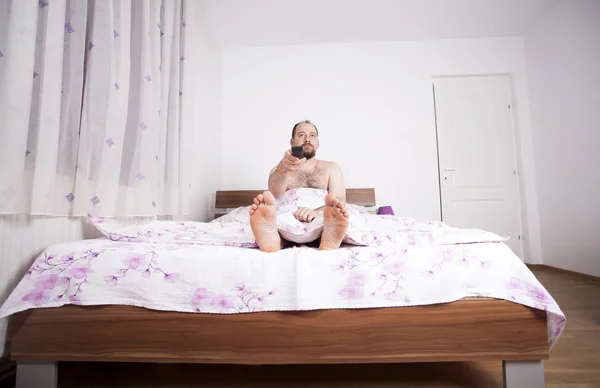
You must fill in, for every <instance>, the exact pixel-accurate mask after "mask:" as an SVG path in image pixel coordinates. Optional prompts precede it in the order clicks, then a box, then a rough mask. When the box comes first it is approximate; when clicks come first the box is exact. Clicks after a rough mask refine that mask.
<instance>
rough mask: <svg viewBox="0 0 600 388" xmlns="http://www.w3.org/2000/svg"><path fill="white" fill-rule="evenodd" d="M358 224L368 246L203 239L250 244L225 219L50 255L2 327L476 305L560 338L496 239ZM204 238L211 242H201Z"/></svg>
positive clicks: (541, 300)
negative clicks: (533, 312)
mask: <svg viewBox="0 0 600 388" xmlns="http://www.w3.org/2000/svg"><path fill="white" fill-rule="evenodd" d="M286 206H287V205H286ZM356 211H357V212H358V213H361V214H362V211H361V210H360V209H357V210H356ZM233 217H234V218H235V217H237V216H235V215H234V216H233ZM96 221H100V222H96ZM96 221H94V225H96V226H97V227H102V228H104V229H103V230H104V231H109V230H113V228H117V227H116V226H114V225H112V226H111V225H108V226H107V224H110V223H111V222H112V221H110V220H96ZM360 222H363V224H362V227H363V229H362V230H367V231H368V230H369V228H371V227H375V226H378V227H381V228H382V229H381V233H375V232H373V233H371V232H369V233H371V234H369V233H365V236H366V237H365V238H366V239H367V240H368V241H370V242H371V243H372V244H371V245H370V246H357V245H346V246H343V247H341V248H340V249H337V250H334V251H318V250H316V249H313V248H308V247H294V248H290V249H285V250H282V251H280V252H277V253H270V254H269V253H263V252H260V251H259V250H257V249H248V248H249V247H251V245H250V244H251V243H250V242H245V243H244V242H243V241H240V240H235V241H223V240H222V239H223V236H224V235H225V234H223V235H220V234H218V233H214V231H212V232H211V231H210V229H211V228H215V230H222V231H225V232H227V233H230V232H231V233H238V234H234V236H239V233H246V229H247V228H245V227H244V224H243V222H238V221H235V220H233V219H231V220H229V221H227V222H223V220H221V221H218V222H212V223H207V224H204V223H185V222H184V223H181V222H156V223H153V224H152V225H150V226H148V225H145V226H142V227H138V229H135V228H130V229H127V228H121V227H118V228H117V229H116V230H118V233H117V234H118V236H120V237H122V236H126V235H129V236H130V237H131V236H135V239H139V240H138V241H137V242H136V240H135V239H134V238H131V239H130V238H120V237H119V238H114V237H115V236H114V235H113V234H111V233H108V234H107V236H106V238H101V239H95V240H83V241H76V242H71V243H65V244H58V245H53V246H50V247H48V248H47V249H46V250H45V251H44V252H43V253H42V254H40V256H39V257H38V258H37V259H36V260H35V262H34V263H33V264H32V265H31V267H30V268H29V270H28V271H27V272H26V274H25V276H24V277H23V278H22V279H21V281H20V282H19V284H18V285H17V287H16V288H15V289H14V290H13V291H12V293H11V294H10V296H9V298H8V299H7V300H6V301H5V302H4V304H3V305H2V307H1V308H0V318H2V317H5V316H8V315H11V314H14V313H16V312H19V311H23V310H27V309H32V308H50V307H58V306H63V305H66V304H75V305H83V306H89V305H106V304H117V305H131V306H138V307H144V308H149V309H155V310H167V311H179V312H188V313H210V314H239V313H254V312H258V311H302V310H318V309H355V308H373V307H402V306H415V305H428V304H436V303H449V302H452V301H455V300H459V299H461V298H465V297H471V296H479V297H490V298H498V299H505V300H508V301H511V302H514V303H519V304H522V305H525V306H529V307H532V308H536V309H540V310H544V311H547V312H548V314H547V317H548V343H549V346H550V347H552V346H554V344H555V343H556V341H557V339H558V338H559V336H560V335H561V333H562V330H563V329H564V327H565V323H566V319H565V316H564V314H563V312H562V311H561V309H560V308H559V306H558V305H557V304H556V302H555V300H554V299H553V298H552V296H551V295H550V294H549V293H548V292H547V290H546V289H544V287H543V286H542V285H541V284H540V283H539V281H538V280H537V279H536V278H535V276H534V275H533V273H532V272H531V271H530V270H529V269H528V268H527V267H526V266H525V265H524V263H523V262H522V261H521V260H520V259H519V258H518V257H516V256H515V255H514V253H513V252H512V251H511V250H510V248H508V246H507V245H506V244H504V243H503V242H502V239H500V240H499V239H498V238H497V237H494V236H495V235H493V234H488V233H486V232H482V231H478V230H462V229H455V228H449V227H447V226H446V225H443V224H441V223H439V222H417V221H414V220H410V219H404V218H400V217H394V216H392V217H390V216H375V218H371V217H370V216H369V217H362V216H361V217H358V219H357V224H358V226H361V224H360ZM208 224H210V227H207V225H208ZM99 225H101V226H99ZM390 225H393V226H390ZM123 231H125V233H122V232H123ZM211 234H215V235H216V237H214V236H213V237H214V239H213V240H207V239H208V238H209V237H210V236H211ZM175 237H176V238H175ZM195 238H198V239H199V240H198V241H195V240H194V239H195ZM207 241H208V243H207ZM211 242H213V243H214V244H213V243H211ZM379 242H381V243H379ZM466 242H468V244H467V243H466ZM244 244H249V245H244ZM227 245H229V246H227Z"/></svg>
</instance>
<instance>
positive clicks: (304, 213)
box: [294, 207, 317, 222]
mask: <svg viewBox="0 0 600 388" xmlns="http://www.w3.org/2000/svg"><path fill="white" fill-rule="evenodd" d="M316 216H317V212H316V211H314V210H312V209H310V208H307V207H301V208H298V211H296V213H295V214H294V217H296V219H297V220H298V221H301V222H311V221H312V220H314V219H315V217H316Z"/></svg>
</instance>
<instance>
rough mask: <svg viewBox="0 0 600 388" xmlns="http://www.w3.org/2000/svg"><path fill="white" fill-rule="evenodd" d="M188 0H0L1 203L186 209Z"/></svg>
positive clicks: (47, 209) (17, 207)
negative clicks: (186, 38)
mask: <svg viewBox="0 0 600 388" xmlns="http://www.w3.org/2000/svg"><path fill="white" fill-rule="evenodd" d="M186 5H187V0H135V1H131V0H88V1H85V0H39V1H37V0H36V1H34V0H8V1H7V0H3V1H0V165H1V168H0V214H19V213H20V214H44V215H56V216H82V215H85V214H87V213H92V214H94V215H98V216H104V217H121V216H153V215H167V214H187V211H188V207H189V200H188V196H189V177H188V176H186V174H185V168H182V167H183V165H184V163H185V161H186V160H189V157H190V156H191V149H190V147H191V146H190V145H191V143H192V142H191V140H190V138H189V136H190V135H189V132H190V124H189V123H190V118H189V117H188V115H189V114H190V112H189V111H190V109H187V110H186V109H182V106H183V104H184V101H185V99H186V98H187V96H186V91H185V80H186V75H187V69H186V52H185V50H184V48H185V47H193V46H191V45H189V44H187V45H186V44H185V43H186V42H185V31H186V21H185V20H186V18H185V16H186Z"/></svg>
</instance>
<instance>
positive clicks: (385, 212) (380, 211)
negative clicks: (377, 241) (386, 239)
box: [377, 206, 394, 216]
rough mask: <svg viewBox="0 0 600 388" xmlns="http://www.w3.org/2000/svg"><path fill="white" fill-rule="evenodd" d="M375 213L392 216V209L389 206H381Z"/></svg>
mask: <svg viewBox="0 0 600 388" xmlns="http://www.w3.org/2000/svg"><path fill="white" fill-rule="evenodd" d="M377 214H379V215H390V216H393V215H394V210H393V209H392V207H391V206H381V207H380V208H379V209H377Z"/></svg>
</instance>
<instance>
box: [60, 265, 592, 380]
mask: <svg viewBox="0 0 600 388" xmlns="http://www.w3.org/2000/svg"><path fill="white" fill-rule="evenodd" d="M533 271H534V273H535V274H536V276H537V277H538V279H539V280H540V281H541V282H542V283H543V284H544V286H545V287H546V288H547V289H548V290H549V291H550V293H551V294H552V295H553V296H554V298H555V299H556V300H557V302H558V304H559V305H560V307H561V308H562V309H563V311H564V313H565V314H566V316H567V327H566V330H565V331H564V333H563V335H562V336H561V338H560V339H559V342H558V344H557V345H556V347H555V348H554V350H553V351H552V353H551V354H550V359H549V360H548V361H546V363H545V367H546V386H547V387H548V388H559V387H560V388H591V387H600V280H598V279H593V278H589V277H585V276H580V275H576V274H571V273H568V272H562V271H558V270H553V269H546V268H540V269H538V268H536V269H534V270H533ZM75 387H77V388H91V387H95V388H100V387H128V388H129V387H173V388H175V387H177V388H183V387H186V388H187V387H215V388H217V387H227V388H234V387H245V388H246V387H269V388H270V387H289V388H296V387H313V388H314V387H327V388H333V387H340V388H341V387H344V388H354V387H365V388H384V387H386V388H387V387H394V388H402V387H415V388H416V387H439V388H446V387H448V388H449V387H481V388H484V387H485V388H494V387H502V369H501V363H500V362H494V363H449V364H446V363H443V364H417V365H415V364H404V365H363V366H295V367H238V366H211V365H208V366H206V365H150V364H98V363H61V364H60V365H59V388H75Z"/></svg>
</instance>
